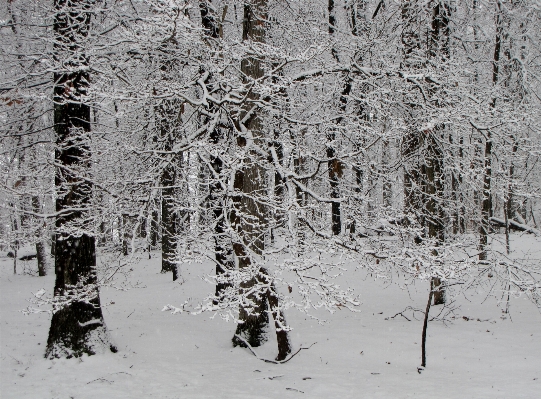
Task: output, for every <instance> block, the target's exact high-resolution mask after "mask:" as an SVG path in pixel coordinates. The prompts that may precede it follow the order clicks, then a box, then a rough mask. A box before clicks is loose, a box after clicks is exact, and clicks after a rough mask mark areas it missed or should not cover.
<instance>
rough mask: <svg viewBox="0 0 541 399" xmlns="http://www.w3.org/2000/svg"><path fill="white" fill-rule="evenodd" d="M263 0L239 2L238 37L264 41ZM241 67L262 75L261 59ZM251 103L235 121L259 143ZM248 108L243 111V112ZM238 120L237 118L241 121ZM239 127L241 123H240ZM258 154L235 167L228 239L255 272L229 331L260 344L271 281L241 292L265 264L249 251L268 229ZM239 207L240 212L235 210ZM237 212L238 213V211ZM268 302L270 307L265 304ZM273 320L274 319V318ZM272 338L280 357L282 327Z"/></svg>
mask: <svg viewBox="0 0 541 399" xmlns="http://www.w3.org/2000/svg"><path fill="white" fill-rule="evenodd" d="M266 9H267V0H254V1H252V2H251V3H245V5H244V21H243V40H244V41H253V42H259V43H264V42H265V35H266V23H267V22H266V21H267V13H266ZM241 71H242V73H243V74H244V77H245V82H246V83H248V82H250V81H251V80H252V79H258V78H260V77H261V76H263V73H264V64H263V62H262V60H261V59H258V58H255V57H247V58H245V59H243V60H242V62H241ZM248 98H249V99H250V100H256V99H258V98H259V96H258V95H257V94H256V93H254V92H253V91H252V92H250V93H249V95H248ZM252 106H253V105H252V104H251V103H248V105H247V107H246V109H245V110H244V113H243V114H241V121H243V122H244V128H245V129H246V130H247V131H250V132H251V135H252V137H253V140H254V143H255V144H260V142H262V139H263V125H262V117H261V115H258V113H257V112H256V111H255V110H253V109H252V108H251V107H252ZM248 113H249V114H248ZM241 123H242V122H241ZM241 130H243V129H241ZM238 142H239V144H240V145H246V144H247V139H246V138H245V137H239V140H238ZM260 158H261V157H260V156H259V155H258V154H257V153H256V152H255V151H252V152H251V154H250V157H249V159H246V160H245V167H244V169H243V170H242V171H238V172H237V173H236V176H235V182H234V186H235V189H236V190H239V191H240V192H242V193H245V194H248V195H243V196H242V197H240V198H236V199H235V200H234V202H235V207H236V211H234V212H232V218H233V220H232V224H233V225H234V227H236V228H237V229H238V232H239V236H240V240H241V242H234V243H233V250H234V252H235V255H236V256H237V258H238V262H239V269H240V270H241V271H248V270H249V269H250V268H253V267H256V268H257V270H256V273H254V275H253V277H252V278H251V279H250V280H248V281H243V282H242V283H241V284H240V287H239V289H240V295H241V296H246V299H247V300H248V301H250V302H251V303H249V304H245V305H241V306H240V309H239V320H240V323H239V324H238V325H237V330H236V333H235V335H238V336H240V337H242V338H244V339H245V340H246V341H247V342H248V343H249V344H250V345H251V346H254V347H257V346H260V345H261V344H262V343H263V342H265V340H266V328H267V326H268V324H269V313H271V314H272V315H273V316H274V315H277V316H276V317H277V319H276V320H280V319H279V318H278V317H279V316H280V315H279V311H278V294H277V293H276V291H275V289H274V285H273V284H270V287H271V288H270V289H268V290H266V291H264V292H252V293H249V294H247V293H248V292H249V291H251V290H252V289H253V287H254V286H255V285H256V284H258V283H262V284H265V285H268V284H269V275H268V272H267V270H265V269H264V268H262V267H258V266H256V264H255V262H253V261H252V259H251V256H261V255H262V252H263V249H264V235H265V233H266V232H267V231H268V226H267V220H266V219H267V217H266V214H267V209H265V206H264V204H263V203H262V202H260V201H258V200H257V197H258V195H259V193H263V192H266V171H265V170H264V168H263V167H262V166H261V165H260V164H259V163H258V160H259V161H261V159H260ZM238 211H241V212H238ZM241 214H242V217H241ZM269 306H270V310H269ZM278 324H279V323H278ZM276 334H277V335H276V337H277V339H278V350H279V352H278V356H277V360H283V359H285V357H286V356H287V354H288V353H290V352H291V346H290V344H289V339H288V334H287V332H286V331H285V330H279V329H277V330H276ZM233 345H235V346H237V345H240V346H244V344H243V343H242V341H240V340H239V339H237V338H236V337H234V338H233Z"/></svg>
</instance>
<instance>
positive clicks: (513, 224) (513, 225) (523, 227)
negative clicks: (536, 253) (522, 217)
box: [490, 217, 541, 237]
mask: <svg viewBox="0 0 541 399" xmlns="http://www.w3.org/2000/svg"><path fill="white" fill-rule="evenodd" d="M490 223H491V224H493V225H496V226H498V227H505V220H503V219H499V218H495V217H491V218H490ZM509 228H510V229H511V230H518V231H524V232H525V233H530V234H533V235H535V236H536V237H539V236H541V232H540V231H539V230H537V229H535V228H533V227H530V226H528V225H527V224H522V223H519V222H517V221H516V220H512V219H509Z"/></svg>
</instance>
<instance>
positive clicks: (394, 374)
mask: <svg viewBox="0 0 541 399" xmlns="http://www.w3.org/2000/svg"><path fill="white" fill-rule="evenodd" d="M521 237H522V236H518V235H517V236H516V240H517V241H520V240H523V238H521ZM528 240H530V242H529V243H528V247H529V248H533V247H534V246H536V247H537V248H535V249H536V250H538V248H539V247H541V245H539V244H540V242H539V241H536V240H534V239H533V238H531V236H528ZM12 262H13V259H10V258H5V257H3V258H1V259H0V292H1V294H0V298H1V304H0V306H1V307H0V309H1V327H0V332H1V348H0V350H1V370H0V379H1V390H0V392H1V398H2V399H8V398H17V399H23V398H39V399H52V398H58V399H63V398H66V399H67V398H75V399H82V398H92V399H95V398H104V399H109V398H111V399H113V398H149V397H150V398H162V399H167V398H171V399H173V398H251V399H252V398H254V399H255V398H282V397H283V398H295V397H298V398H302V397H306V398H331V397H336V398H407V397H415V398H434V397H437V398H514V399H515V398H540V397H541V315H540V314H539V312H538V310H537V309H536V308H535V307H534V306H533V305H532V304H531V303H530V302H528V301H527V300H526V299H523V298H518V299H517V298H515V299H512V302H511V317H512V320H511V319H510V318H509V317H505V315H503V314H502V311H501V309H500V308H498V307H497V306H496V301H495V300H494V299H492V298H489V299H487V300H486V301H485V302H484V303H482V302H483V300H484V299H485V296H486V295H483V294H482V293H471V295H468V296H467V297H466V296H461V297H459V298H458V299H457V302H456V304H457V305H460V308H458V309H457V310H456V311H455V314H454V316H455V318H454V319H452V320H450V321H451V322H450V323H447V324H444V323H442V322H438V321H433V322H431V323H429V327H428V341H427V342H428V343H427V352H428V361H427V363H428V364H427V366H428V367H427V369H426V370H424V371H423V372H422V373H421V374H419V373H418V371H417V367H418V366H419V365H420V354H421V348H420V343H421V328H422V320H421V315H420V314H417V317H418V320H416V319H413V318H411V316H412V312H411V311H410V312H408V313H404V314H405V315H406V316H407V317H408V318H410V319H411V321H407V320H406V319H405V318H404V317H402V316H400V315H399V316H397V317H395V318H394V319H393V318H391V316H394V315H395V314H396V313H398V312H400V311H402V310H403V309H404V308H406V307H407V306H412V307H414V308H419V309H424V307H425V305H426V300H427V295H428V294H427V292H428V291H427V289H428V287H427V283H426V282H423V283H421V282H420V283H417V284H416V288H413V289H410V290H409V292H408V291H404V290H400V289H399V288H398V287H397V286H395V285H388V286H386V285H384V283H383V282H381V281H374V280H373V279H372V278H371V277H370V276H366V275H364V274H363V272H361V271H359V272H357V278H355V279H350V282H351V281H353V282H352V285H353V286H354V287H355V288H356V291H357V292H359V293H360V294H361V300H362V303H363V304H362V307H361V310H362V311H361V312H360V313H352V312H349V311H347V310H342V311H339V312H337V313H335V314H334V315H329V316H328V317H327V319H328V320H329V322H328V323H326V324H324V325H318V324H317V323H316V322H315V321H313V320H312V319H310V318H307V317H306V316H305V315H303V314H300V313H298V312H296V311H290V312H289V313H288V314H286V317H287V320H288V322H289V324H290V325H291V326H292V327H293V328H294V330H293V331H292V333H291V338H292V341H293V345H294V347H295V348H299V347H301V346H309V345H311V344H313V343H315V344H314V345H313V346H312V347H311V348H310V349H307V350H303V351H301V352H300V353H299V354H298V355H297V356H295V357H294V358H293V359H292V360H291V361H290V362H288V363H286V364H281V365H275V364H269V363H265V362H262V361H261V360H258V359H257V358H255V357H254V356H253V355H252V354H251V353H250V352H249V351H248V350H247V349H242V348H232V346H231V337H232V334H233V331H234V328H235V325H234V324H233V323H231V322H229V323H226V322H224V321H222V320H219V319H209V317H208V316H209V315H207V314H203V315H199V316H192V315H190V314H189V313H183V314H175V315H172V314H171V313H170V312H162V311H161V309H162V308H163V307H164V305H166V304H172V305H180V304H182V303H184V301H188V304H189V305H190V304H193V306H195V304H196V303H197V300H198V299H200V298H202V297H204V296H205V295H206V294H207V293H208V292H211V291H212V290H213V287H212V286H210V285H209V284H207V283H205V282H204V281H202V280H201V279H200V276H201V275H204V274H206V273H212V272H213V266H212V265H210V264H208V265H185V266H183V268H182V271H181V273H182V277H183V278H182V279H181V281H180V282H178V283H173V282H172V281H171V275H170V274H165V275H164V274H160V273H159V271H160V263H159V254H157V253H155V254H153V259H151V260H143V261H141V262H140V263H139V264H137V265H136V266H135V267H134V272H133V275H132V279H133V280H134V281H137V280H138V281H140V282H141V283H143V285H144V287H141V288H135V289H131V290H129V291H119V290H115V289H111V288H107V289H104V290H102V292H101V300H102V304H104V305H107V306H105V307H104V317H105V321H106V323H107V325H108V328H109V330H110V332H111V334H112V336H113V339H114V343H115V344H116V345H117V347H118V349H119V352H118V353H116V354H113V353H109V354H107V355H102V356H91V357H83V358H81V359H70V360H53V361H51V360H46V359H44V358H43V354H44V350H45V345H46V341H47V334H48V328H49V323H50V315H49V314H47V313H42V314H34V315H30V316H25V315H24V314H23V313H21V312H20V310H21V309H24V308H25V307H26V306H28V302H27V300H28V298H29V297H30V296H31V292H37V291H38V290H40V289H41V288H44V289H45V290H47V292H49V293H52V290H53V285H54V276H53V275H52V270H51V275H49V276H47V277H34V276H31V275H23V274H20V275H13V263H12ZM31 262H35V261H29V262H28V263H27V264H26V267H27V270H31V269H32V263H31ZM22 263H23V262H21V261H19V268H20V270H22V268H23V266H24V265H23V264H22ZM33 265H34V267H35V263H34V264H33ZM438 311H439V307H433V308H432V310H431V314H432V313H433V314H437V313H438ZM466 319H467V320H466ZM478 319H479V320H480V321H478ZM272 337H273V335H272V334H271V338H272ZM257 352H258V354H259V355H260V356H261V357H265V358H271V359H272V358H274V356H275V355H276V353H275V352H276V343H275V341H273V340H272V339H271V340H270V341H269V342H268V343H267V344H266V345H265V346H263V347H262V348H258V349H257Z"/></svg>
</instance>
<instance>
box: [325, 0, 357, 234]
mask: <svg viewBox="0 0 541 399" xmlns="http://www.w3.org/2000/svg"><path fill="white" fill-rule="evenodd" d="M328 12H329V35H331V36H332V35H334V33H335V31H336V15H335V12H336V10H335V4H334V0H329V2H328ZM331 51H332V55H333V57H334V59H335V60H336V62H340V60H339V56H338V51H337V49H336V48H335V47H334V46H333V48H332V49H331ZM350 92H351V79H350V78H349V77H346V82H345V84H344V89H343V90H342V94H341V96H340V110H341V111H342V112H344V111H345V110H346V105H347V98H348V96H349V94H350ZM341 123H342V118H338V120H337V121H336V127H334V128H331V131H330V132H329V133H328V134H327V151H326V152H327V159H328V161H327V168H328V172H329V186H330V190H331V195H330V196H331V198H340V186H339V179H340V178H341V177H342V173H343V171H342V168H343V165H342V162H340V160H339V159H338V158H337V157H336V148H335V145H336V144H335V140H336V131H337V130H338V126H340V124H341ZM331 231H332V234H333V235H339V234H340V233H341V232H342V217H341V210H340V202H338V201H333V202H331Z"/></svg>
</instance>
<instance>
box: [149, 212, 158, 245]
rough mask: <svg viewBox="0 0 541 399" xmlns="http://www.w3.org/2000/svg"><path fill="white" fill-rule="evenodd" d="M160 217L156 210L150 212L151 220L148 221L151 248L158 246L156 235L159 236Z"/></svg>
mask: <svg viewBox="0 0 541 399" xmlns="http://www.w3.org/2000/svg"><path fill="white" fill-rule="evenodd" d="M159 217H160V215H159V214H158V211H157V210H154V211H152V215H151V219H150V245H151V246H152V248H156V245H158V239H159V238H158V235H159V229H160V228H159V222H158V219H159Z"/></svg>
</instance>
